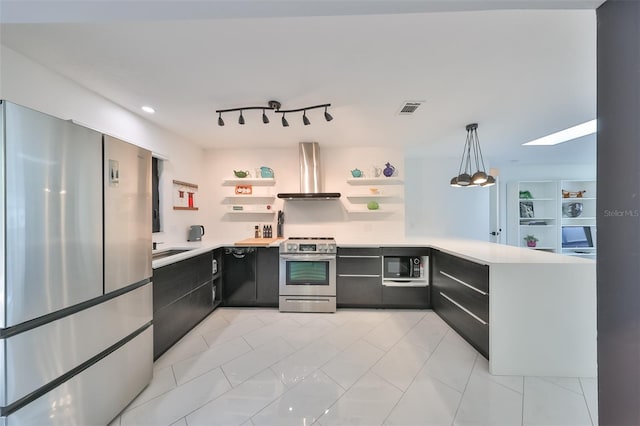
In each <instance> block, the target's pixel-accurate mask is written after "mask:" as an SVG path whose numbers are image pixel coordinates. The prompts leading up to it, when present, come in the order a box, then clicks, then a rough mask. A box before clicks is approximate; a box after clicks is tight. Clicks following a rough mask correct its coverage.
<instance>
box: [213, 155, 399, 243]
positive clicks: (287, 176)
mask: <svg viewBox="0 0 640 426" xmlns="http://www.w3.org/2000/svg"><path fill="white" fill-rule="evenodd" d="M320 150H321V161H322V169H323V177H324V179H323V180H324V190H325V191H326V192H340V193H342V197H341V199H340V200H331V201H328V200H322V201H284V200H280V199H275V201H274V202H273V203H274V211H277V210H284V213H285V227H284V236H285V237H291V236H334V237H336V238H337V239H338V240H339V241H340V240H342V241H345V240H351V239H354V238H357V239H361V240H370V239H375V240H379V241H391V240H397V239H400V238H402V237H403V236H404V205H403V203H402V197H403V196H404V190H403V187H399V188H398V187H394V188H392V187H390V186H389V187H387V186H382V185H380V186H378V188H380V189H381V190H382V191H387V192H391V191H398V193H399V197H398V198H399V201H400V202H399V203H398V202H396V203H394V204H393V205H391V204H389V203H385V202H383V201H380V209H381V211H383V210H384V211H387V212H388V213H373V214H370V213H356V214H353V213H348V212H347V207H349V199H348V197H347V195H348V194H350V193H351V194H353V193H356V192H358V193H359V192H364V191H368V189H369V186H354V185H349V184H347V179H348V178H349V177H350V170H352V169H354V168H359V169H361V170H363V171H365V172H367V171H368V170H369V168H370V166H371V165H378V166H379V167H384V166H383V164H384V163H386V162H390V163H392V164H393V165H394V166H396V167H397V169H398V172H399V175H400V177H401V178H402V177H403V176H404V174H405V171H404V164H403V158H402V157H403V154H402V152H399V151H398V150H394V149H388V148H376V147H370V148H363V147H360V148H333V147H332V148H329V147H323V146H322V143H320ZM205 162H206V172H205V176H206V177H205V178H206V180H207V181H208V182H212V184H213V189H212V191H210V193H209V194H207V195H206V204H207V205H208V206H209V210H208V211H207V218H206V223H205V226H206V227H207V229H208V231H207V232H211V233H212V234H213V233H215V237H216V238H220V239H223V240H228V241H237V240H240V239H244V238H250V237H253V233H254V225H256V224H272V225H273V229H274V236H275V229H276V227H275V220H276V216H275V214H274V215H263V214H259V215H258V214H228V213H227V212H226V210H225V206H226V205H225V204H224V202H225V197H226V196H231V195H233V192H234V187H233V186H222V181H223V180H224V179H228V178H232V177H233V170H234V169H235V170H247V169H248V170H250V171H251V172H252V174H253V173H254V170H255V169H256V168H258V167H260V166H268V167H271V168H272V169H273V170H274V173H275V178H276V186H275V187H272V188H266V189H265V188H260V189H258V187H254V191H259V190H260V191H264V190H270V191H271V193H272V194H273V195H275V194H277V193H278V192H298V191H299V189H300V179H299V161H298V146H297V145H296V146H293V147H290V148H273V149H272V148H265V149H213V150H208V151H207V153H206V156H205ZM396 201H398V200H396ZM209 230H211V231H209Z"/></svg>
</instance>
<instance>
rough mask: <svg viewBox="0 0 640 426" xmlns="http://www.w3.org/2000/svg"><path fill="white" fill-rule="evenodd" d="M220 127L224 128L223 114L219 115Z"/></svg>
mask: <svg viewBox="0 0 640 426" xmlns="http://www.w3.org/2000/svg"><path fill="white" fill-rule="evenodd" d="M218 126H224V120H223V119H222V113H219V115H218Z"/></svg>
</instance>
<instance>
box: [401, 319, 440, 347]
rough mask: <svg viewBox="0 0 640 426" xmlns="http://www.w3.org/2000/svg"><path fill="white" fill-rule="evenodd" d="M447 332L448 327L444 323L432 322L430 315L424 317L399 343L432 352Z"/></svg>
mask: <svg viewBox="0 0 640 426" xmlns="http://www.w3.org/2000/svg"><path fill="white" fill-rule="evenodd" d="M449 330H450V328H449V326H448V325H446V324H445V323H444V322H442V321H437V320H434V319H433V316H431V315H425V318H423V319H422V320H421V321H420V322H418V323H417V324H416V325H415V326H413V327H412V328H411V330H409V332H408V333H407V334H405V335H404V337H403V338H402V340H401V342H407V343H410V344H412V345H415V346H421V347H422V348H423V349H424V350H426V351H428V352H433V351H434V350H435V349H436V348H437V347H438V345H439V344H440V342H441V341H442V339H443V338H444V336H445V335H446V334H447V332H448V331H449Z"/></svg>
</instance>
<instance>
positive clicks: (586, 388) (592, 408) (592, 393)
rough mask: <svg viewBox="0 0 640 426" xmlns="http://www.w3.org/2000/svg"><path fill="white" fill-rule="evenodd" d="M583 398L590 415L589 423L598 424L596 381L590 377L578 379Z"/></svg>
mask: <svg viewBox="0 0 640 426" xmlns="http://www.w3.org/2000/svg"><path fill="white" fill-rule="evenodd" d="M580 383H581V384H582V391H583V393H584V398H585V399H586V400H587V408H589V414H591V422H592V423H593V424H594V425H597V424H598V379H596V378H591V377H582V378H580Z"/></svg>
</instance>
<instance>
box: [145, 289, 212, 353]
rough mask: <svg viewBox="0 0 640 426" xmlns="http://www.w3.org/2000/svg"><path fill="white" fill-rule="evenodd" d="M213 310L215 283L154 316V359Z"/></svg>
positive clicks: (188, 295)
mask: <svg viewBox="0 0 640 426" xmlns="http://www.w3.org/2000/svg"><path fill="white" fill-rule="evenodd" d="M212 309H213V283H212V282H211V281H209V282H207V283H205V284H203V285H201V286H200V287H198V288H196V289H195V290H193V291H192V292H190V293H189V294H186V295H184V296H183V297H182V298H180V299H178V300H177V301H175V302H174V303H172V304H170V305H168V306H166V307H164V308H163V309H161V310H159V311H158V312H155V313H154V315H153V323H154V324H153V359H154V360H156V359H158V357H160V355H162V354H163V353H164V352H165V351H166V350H167V349H169V348H170V347H171V346H172V345H173V344H174V343H176V342H177V341H178V340H180V338H182V336H184V335H185V334H187V333H188V332H189V330H191V329H192V328H193V327H194V326H195V325H196V324H198V323H199V322H200V321H201V320H202V319H203V318H204V317H206V316H207V315H208V314H209V313H210V312H211V310H212Z"/></svg>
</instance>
